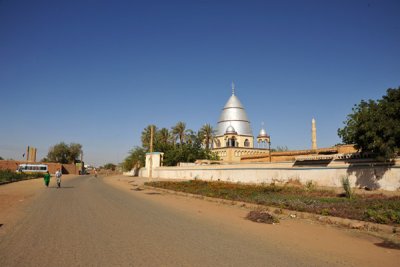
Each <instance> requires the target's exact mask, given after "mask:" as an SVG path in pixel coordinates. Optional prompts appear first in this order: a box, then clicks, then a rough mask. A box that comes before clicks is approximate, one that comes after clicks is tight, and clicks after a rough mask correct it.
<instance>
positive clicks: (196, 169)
mask: <svg viewBox="0 0 400 267" xmlns="http://www.w3.org/2000/svg"><path fill="white" fill-rule="evenodd" d="M139 176H142V177H148V172H147V171H146V168H142V169H140V172H139ZM346 176H347V177H348V178H349V180H350V182H351V185H352V187H358V188H368V189H371V190H375V189H383V190H388V191H395V190H400V160H399V159H397V160H396V161H394V162H393V163H392V164H384V163H378V162H368V161H362V160H358V161H348V162H343V161H332V162H329V163H326V164H319V165H318V163H315V162H314V163H313V164H310V165H301V166H299V165H296V163H293V162H281V163H245V164H243V163H242V164H240V163H238V164H226V165H208V166H204V165H200V166H199V165H198V166H183V167H156V168H153V172H152V178H162V179H171V180H177V179H201V180H209V181H227V182H241V183H268V184H270V183H282V184H283V183H285V182H287V181H289V180H299V181H300V182H301V183H302V184H306V183H307V182H309V181H312V182H313V183H315V184H316V185H318V186H328V187H342V183H341V180H342V178H343V177H346Z"/></svg>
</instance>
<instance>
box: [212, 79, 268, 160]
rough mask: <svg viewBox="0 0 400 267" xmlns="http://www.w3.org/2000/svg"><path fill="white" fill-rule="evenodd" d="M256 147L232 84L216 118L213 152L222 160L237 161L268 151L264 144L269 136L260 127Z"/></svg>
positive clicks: (245, 115) (243, 110) (244, 112)
mask: <svg viewBox="0 0 400 267" xmlns="http://www.w3.org/2000/svg"><path fill="white" fill-rule="evenodd" d="M257 141H258V144H259V145H258V146H259V147H258V148H254V136H253V131H252V129H251V125H250V121H249V119H248V117H247V114H246V110H245V109H244V107H243V105H242V103H241V102H240V100H239V98H238V97H237V96H236V95H235V87H234V84H232V95H231V97H230V98H229V99H228V101H227V102H226V104H225V106H224V107H223V109H222V112H221V115H220V117H219V120H218V125H217V130H216V135H215V138H214V142H213V150H212V151H213V152H215V153H217V155H218V156H219V157H220V159H222V160H223V161H227V162H238V161H240V158H241V157H242V156H244V155H258V154H265V153H268V152H269V148H268V147H267V146H266V145H265V144H266V143H268V142H269V136H268V134H267V132H266V131H265V129H263V128H262V129H261V131H260V134H259V135H258V137H257Z"/></svg>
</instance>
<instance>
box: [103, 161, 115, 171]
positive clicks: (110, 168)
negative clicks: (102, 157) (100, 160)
mask: <svg viewBox="0 0 400 267" xmlns="http://www.w3.org/2000/svg"><path fill="white" fill-rule="evenodd" d="M116 167H117V165H115V164H113V163H107V164H104V166H103V168H104V169H106V170H112V171H115V168H116Z"/></svg>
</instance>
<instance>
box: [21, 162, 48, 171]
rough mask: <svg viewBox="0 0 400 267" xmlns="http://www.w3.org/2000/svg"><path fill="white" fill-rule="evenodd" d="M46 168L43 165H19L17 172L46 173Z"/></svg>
mask: <svg viewBox="0 0 400 267" xmlns="http://www.w3.org/2000/svg"><path fill="white" fill-rule="evenodd" d="M48 170H49V168H48V166H47V165H45V164H19V165H18V169H17V172H39V173H41V172H43V173H44V172H47V171H48Z"/></svg>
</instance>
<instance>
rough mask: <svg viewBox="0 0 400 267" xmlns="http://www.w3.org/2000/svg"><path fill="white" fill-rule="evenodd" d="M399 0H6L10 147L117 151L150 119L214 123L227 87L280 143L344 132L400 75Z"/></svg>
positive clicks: (3, 63)
mask: <svg viewBox="0 0 400 267" xmlns="http://www.w3.org/2000/svg"><path fill="white" fill-rule="evenodd" d="M399 12H400V2H399V1H372V0H370V1H322V0H321V1H266V0H265V1H232V0H231V1H84V0H82V1H11V0H9V1H7V0H4V1H0V112H1V114H2V116H1V117H0V156H2V157H3V158H14V159H22V154H23V152H24V150H25V148H26V146H28V145H30V146H34V147H37V148H38V157H39V158H42V157H44V156H45V155H46V154H47V152H48V149H49V147H50V146H51V145H54V144H56V143H59V142H61V141H64V142H67V143H70V142H78V143H81V144H82V145H83V148H84V156H85V161H86V162H88V163H91V164H95V165H101V164H104V163H107V162H113V163H118V162H121V161H122V160H123V158H124V157H125V156H126V155H127V152H128V151H129V150H130V149H131V148H132V147H134V146H138V145H140V134H141V131H142V130H143V128H145V127H146V126H147V125H148V124H152V123H154V124H156V125H157V126H159V127H167V128H170V127H171V126H173V125H174V124H175V123H176V122H178V121H184V122H186V124H187V126H188V128H191V129H193V130H198V129H199V128H200V127H201V126H202V125H203V124H204V123H211V124H212V125H214V126H216V124H217V121H218V117H219V115H220V112H221V109H222V107H223V105H224V104H225V102H226V101H227V100H228V98H229V97H230V94H231V82H232V81H234V82H235V85H236V95H237V96H238V97H239V99H240V100H241V102H242V103H243V105H244V107H245V108H246V110H247V115H248V117H249V119H250V121H251V125H252V128H253V134H254V135H257V133H258V131H259V130H260V127H261V122H265V127H266V130H267V132H268V133H269V134H270V135H271V141H272V147H276V146H288V148H289V149H306V148H309V147H310V146H311V119H312V118H313V117H315V119H316V121H317V139H318V146H319V147H328V146H332V145H334V144H336V143H339V142H340V139H339V138H338V136H337V129H338V128H339V127H342V126H343V121H344V120H345V119H346V115H347V114H349V113H350V112H351V108H352V107H353V105H354V104H357V103H359V102H360V100H361V99H378V98H380V97H381V96H382V95H384V94H385V91H386V89H387V88H389V87H391V88H394V87H398V86H400V48H399V47H400V20H399V16H398V14H399Z"/></svg>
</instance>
